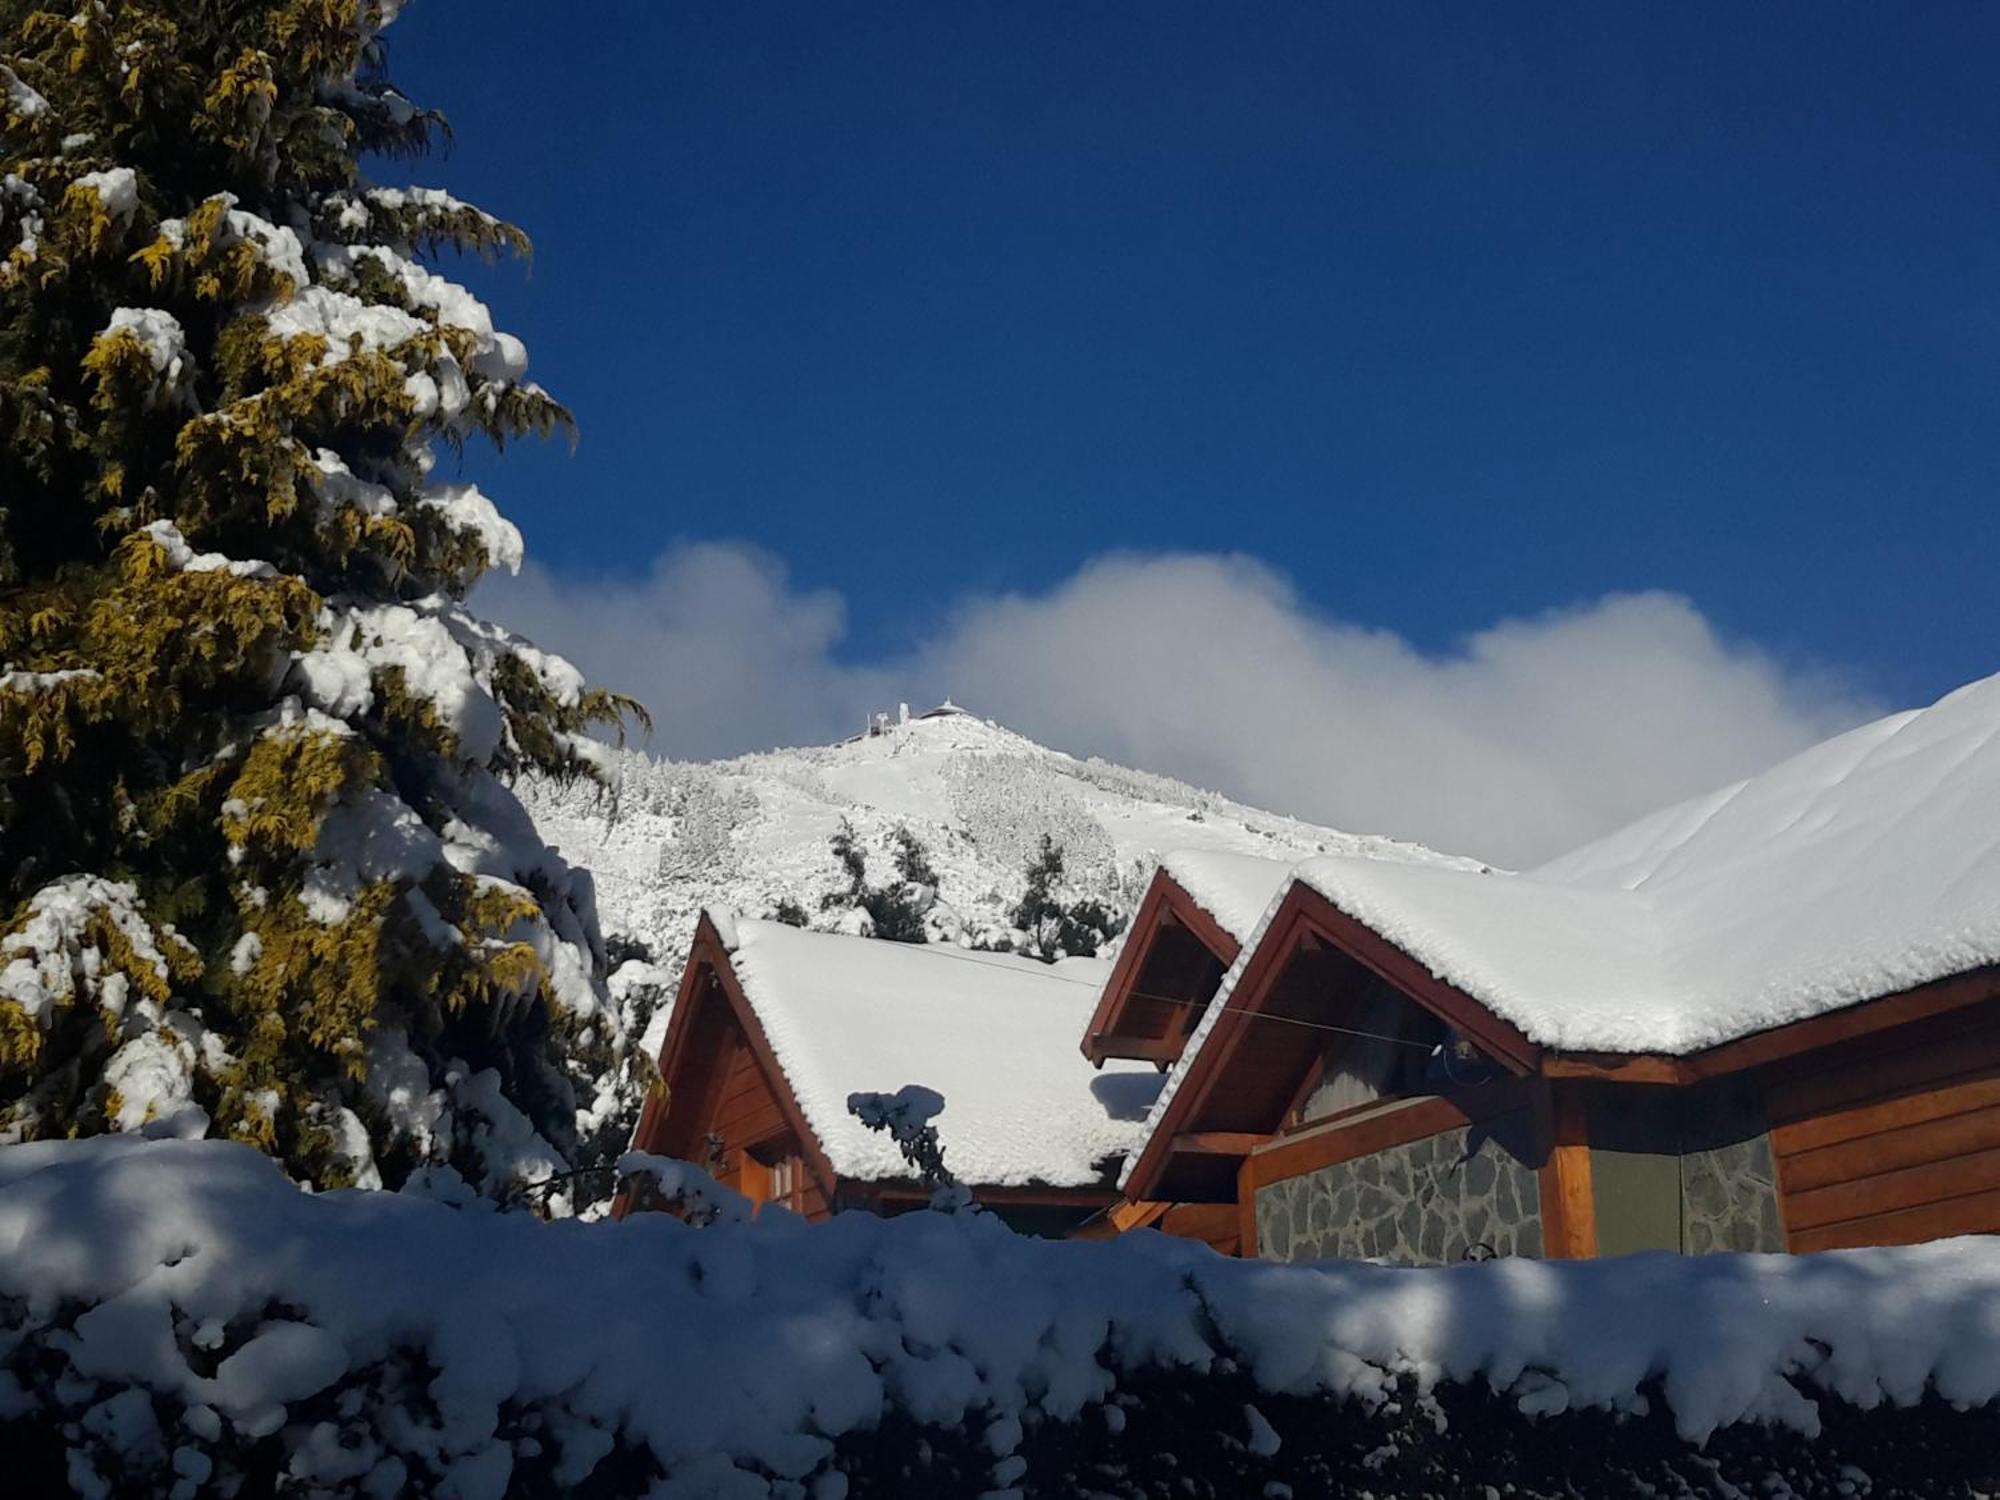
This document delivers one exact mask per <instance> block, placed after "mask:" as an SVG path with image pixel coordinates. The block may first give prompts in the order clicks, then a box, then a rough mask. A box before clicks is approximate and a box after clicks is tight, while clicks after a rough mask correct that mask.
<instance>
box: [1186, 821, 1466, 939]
mask: <svg viewBox="0 0 2000 1500" xmlns="http://www.w3.org/2000/svg"><path fill="white" fill-rule="evenodd" d="M1328 837H1329V840H1330V841H1331V842H1332V844H1333V847H1332V848H1331V849H1330V850H1329V851H1328V852H1329V854H1337V855H1338V856H1340V857H1342V858H1353V859H1365V860H1385V861H1388V862H1389V863H1391V864H1412V865H1429V866H1432V867H1435V868H1438V869H1446V870H1460V871H1467V872H1472V873H1478V872H1480V871H1482V870H1484V869H1485V868H1486V866H1484V865H1482V864H1480V863H1479V861H1477V860H1472V859H1464V858H1461V857H1460V856H1458V855H1455V854H1440V853H1438V852H1437V851H1436V850H1435V849H1426V848H1425V847H1424V846H1423V845H1422V844H1410V843H1405V842H1403V841H1402V840H1400V839H1389V838H1379V837H1376V836H1374V835H1372V834H1358V833H1333V832H1329V835H1328ZM1298 864H1299V861H1298V860H1296V859H1266V858H1264V857H1263V856H1261V855H1257V854H1238V853H1235V852H1233V851H1229V850H1223V849H1176V850H1173V851H1172V852H1171V853H1169V854H1168V855H1167V856H1166V857H1165V858H1164V859H1162V860H1161V861H1160V868H1162V869H1163V870H1165V871H1166V872H1167V874H1169V875H1171V876H1172V877H1173V879H1174V882H1175V883H1176V884H1177V885H1179V886H1180V888H1181V889H1182V890H1184V891H1186V892H1187V893H1188V895H1189V896H1191V897H1192V898H1193V899H1194V904H1195V905H1196V906H1199V907H1200V908H1201V909H1202V910H1203V911H1205V912H1207V913H1208V914H1209V915H1210V916H1211V917H1213V918H1215V920H1216V923H1217V924H1218V925H1219V926H1220V927H1221V928H1222V930H1223V931H1224V932H1226V933H1228V934H1229V935H1230V936H1231V937H1233V938H1235V939H1236V940H1237V942H1239V943H1240V942H1242V941H1243V939H1245V938H1247V937H1248V936H1250V934H1251V933H1253V932H1255V931H1256V930H1257V925H1258V923H1260V922H1261V921H1263V919H1264V914H1265V912H1266V911H1268V910H1269V909H1270V908H1271V906H1272V904H1273V903H1274V902H1275V901H1276V900H1277V899H1278V897H1279V896H1281V895H1283V894H1284V893H1285V891H1286V889H1287V888H1288V887H1289V886H1290V885H1291V883H1292V882H1291V875H1292V871H1293V870H1295V869H1297V868H1298Z"/></svg>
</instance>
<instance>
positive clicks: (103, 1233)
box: [0, 1137, 2000, 1500]
mask: <svg viewBox="0 0 2000 1500" xmlns="http://www.w3.org/2000/svg"><path fill="white" fill-rule="evenodd" d="M663 1170H666V1171H667V1172H668V1173H669V1175H673V1176H676V1177H678V1176H679V1174H680V1172H681V1170H682V1169H681V1168H680V1167H679V1166H677V1165H674V1164H668V1165H667V1166H666V1167H664V1168H663ZM695 1185H696V1187H697V1188H698V1189H699V1187H700V1184H699V1183H698V1182H697V1183H696V1184H695ZM1996 1397H2000V1247H1996V1245H1995V1243H1994V1242H1993V1241H1991V1240H1985V1239H1965V1240H1957V1241H1952V1242H1947V1243H1943V1244H1937V1245H1926V1246H1916V1247H1911V1248H1907V1249H1896V1250H1876V1251H1856V1252H1847V1253H1839V1254H1831V1255H1821V1256H1806V1257H1795V1258H1794V1257H1784V1256H1731V1255H1715V1256H1704V1257H1681V1256H1672V1255H1652V1256H1632V1257H1626V1258H1623V1259H1616V1260H1608V1261H1595V1262H1567V1263H1547V1264H1545V1263H1539V1262H1533V1261H1522V1260H1508V1261H1490V1262H1486V1263H1483V1264H1476V1265H1461V1266H1454V1267H1449V1268H1445V1269H1439V1270H1423V1271H1413V1270H1399V1269H1393V1268H1389V1267H1381V1266H1372V1265H1363V1264H1345V1263H1339V1262H1329V1263H1326V1264H1323V1265H1318V1266H1304V1265H1301V1266H1277V1265H1270V1264H1258V1263H1245V1262H1241V1261H1234V1260H1229V1259H1226V1258H1224V1257H1221V1256H1218V1255H1216V1254H1214V1253H1213V1252H1211V1251H1209V1250H1208V1249H1207V1248H1206V1247H1205V1246H1202V1245H1199V1244H1196V1243H1193V1242H1189V1241H1185V1240H1175V1239H1170V1238H1167V1237H1165V1236H1162V1235H1159V1234H1156V1233H1153V1232H1150V1231H1140V1232H1137V1233H1134V1234H1131V1235H1128V1236H1126V1237H1124V1238H1123V1239H1120V1240H1116V1241H1111V1242H1106V1243H1082V1242H1076V1241H1051V1240H1038V1239H1030V1238H1024V1237H1019V1236H1016V1235H1014V1234H1013V1233H1011V1232H1010V1231H1009V1230H1007V1228H1006V1227H1005V1225H1004V1224H1002V1223H1001V1222H1000V1221H999V1220H998V1219H997V1218H995V1217H994V1216H992V1215H990V1214H962V1215H948V1214H929V1213H915V1214H906V1215H903V1216H901V1217H898V1218H895V1219H886V1220H885V1219H878V1218H875V1217H873V1216H871V1215H866V1214H843V1215H839V1216H837V1217H836V1218H834V1219H833V1220H831V1221H830V1222H828V1223H825V1224H821V1225H814V1226H807V1225H806V1224H804V1223H802V1222H801V1221H800V1220H799V1219H798V1218H797V1217H796V1216H795V1215H792V1214H788V1213H785V1212H783V1211H773V1210H772V1209H771V1208H769V1207H768V1206H767V1207H766V1208H765V1209H764V1211H762V1212H760V1213H759V1214H757V1215H756V1217H755V1218H754V1219H753V1220H752V1221H751V1222H749V1223H747V1224H746V1223H733V1224H732V1223H727V1222H718V1223H716V1224H714V1225H712V1226H710V1227H707V1228H692V1227H690V1226H688V1225H686V1224H683V1223H681V1222H679V1221H677V1220H676V1219H674V1218H672V1217H671V1216H669V1215H666V1214H640V1215H636V1216H634V1217H633V1218H632V1219H630V1220H627V1221H625V1222H623V1223H618V1224H611V1223H596V1224H589V1223H584V1224H578V1223H568V1224H560V1225H546V1224H542V1223H539V1222H537V1221H536V1220H534V1219H533V1218H530V1217H528V1216H526V1215H521V1214H503V1213H495V1212H491V1211H480V1210H478V1209H477V1208H472V1209H467V1208H451V1207H447V1206H444V1205H443V1204H440V1203H437V1202H432V1201H426V1200H424V1199H421V1198H419V1197H417V1196H415V1195H412V1194H409V1193H366V1194H363V1193H335V1194H325V1195H319V1196H313V1195H308V1194H304V1193H301V1192H299V1191H297V1190H296V1189H294V1188H293V1187H291V1186H290V1185H289V1184H287V1183H286V1182H285V1181H284V1180H283V1179H282V1178H281V1177H280V1176H279V1175H278V1173H277V1172H276V1171H275V1170H274V1169H273V1168H272V1166H271V1164H270V1163H269V1162H268V1161H266V1160H264V1159H263V1158H261V1157H259V1156H258V1155H256V1154H254V1153H252V1152H250V1151H248V1150H246V1149H245V1148H243V1147H241V1146H235V1145H230V1144H226V1143H221V1142H213V1141H157V1142H153V1141H144V1140H140V1139H137V1138H133V1137H112V1138H104V1139H99V1140H93V1141H82V1142H51V1143H44V1144H36V1145H31V1146H22V1147H11V1148H5V1149H0V1450H4V1451H5V1453H6V1455H7V1464H8V1467H7V1470H6V1473H5V1478H4V1481H0V1483H4V1484H5V1486H6V1487H7V1492H8V1493H19V1494H23V1495H34V1496H38V1497H39V1496H43V1495H59V1494H64V1493H74V1494H79V1495H92V1496H106V1497H117V1500H126V1497H140V1496H146V1497H157V1496H162V1495H176V1494H178V1495H181V1496H184V1497H187V1500H193V1497H194V1496H196V1495H207V1494H217V1495H229V1494H238V1495H258V1494H272V1493H285V1494H291V1493H297V1494H301V1495H304V1494H314V1493H323V1494H346V1495H368V1496H373V1495H413V1496H429V1495H439V1496H443V1495H451V1496H457V1497H466V1496H485V1497H497V1496H500V1495H503V1494H508V1495H520V1496H536V1497H540V1496H551V1497H553V1496H556V1495H564V1496H621V1497H623V1496H633V1497H637V1496H642V1495H658V1496H663V1497H673V1496H736V1495H743V1496H757V1497H779V1496H783V1497H787V1500H804V1497H807V1496H821V1495H845V1496H849V1497H855V1500H858V1497H861V1496H885V1497H887V1496H909V1495H940V1496H944V1495H970V1494H980V1493H983V1492H985V1491H987V1490H991V1489H996V1488H997V1489H1006V1488H1009V1487H1012V1488H1015V1489H1017V1490H1019V1491H1020V1492H1022V1493H1035V1494H1051V1495H1112V1496H1121V1497H1123V1496H1130V1497H1140V1496H1145V1497H1153V1496H1169V1495H1174V1496H1178V1495H1188V1494H1195V1495H1201V1494H1207V1495H1211V1496H1225V1495H1226V1496H1236V1495H1251V1496H1256V1495H1265V1496H1279V1495H1284V1494H1290V1495H1293V1496H1296V1497H1305V1496H1326V1497H1331V1496H1344V1495H1359V1494H1364V1493H1366V1494H1373V1495H1375V1496H1377V1497H1408V1500H1419V1497H1422V1500H1437V1497H1444V1500H1486V1497H1487V1496H1489V1495H1492V1494H1501V1495H1506V1496H1510V1497H1513V1500H1542V1497H1550V1500H1553V1497H1562V1500H1576V1497H1579V1496H1588V1497H1590V1500H1606V1497H1615V1500H1625V1497H1628V1496H1629V1497H1633V1500H1637V1497H1639V1496H1660V1495H1675V1496H1683V1497H1690V1496H1700V1497H1715V1500H1721V1497H1724V1496H1730V1497H1736V1500H1740V1497H1742V1496H1745V1495H1758V1496H1779V1495H1790V1496H1796V1497H1820V1496H1827V1497H1834V1496H1841V1497H1850V1500H1851V1497H1867V1500H1900V1497H1910V1500H1916V1497H1923V1500H1959V1497H1964V1500H1971V1497H1972V1496H1973V1495H1975V1494H1984V1495H1991V1494H1992V1493H1994V1492H1995V1491H1996V1490H2000V1407H1996V1405H1995V1401H1996ZM183 1486H185V1487H183Z"/></svg>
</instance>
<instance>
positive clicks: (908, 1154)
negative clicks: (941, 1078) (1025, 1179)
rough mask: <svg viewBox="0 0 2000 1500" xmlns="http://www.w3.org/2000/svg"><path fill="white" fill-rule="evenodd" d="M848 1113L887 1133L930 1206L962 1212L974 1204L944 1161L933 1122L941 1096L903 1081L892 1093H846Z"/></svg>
mask: <svg viewBox="0 0 2000 1500" xmlns="http://www.w3.org/2000/svg"><path fill="white" fill-rule="evenodd" d="M847 1112H848V1113H849V1114H851V1115H853V1116H854V1118H855V1119H857V1120H859V1121H860V1122H861V1123H862V1124H863V1125H866V1126H867V1127H868V1128H869V1129H870V1130H880V1131H886V1132H887V1133H888V1135H889V1138H890V1139H891V1140H893V1141H895V1143H896V1149H897V1150H899V1151H901V1152H902V1153H903V1160H904V1161H906V1162H908V1163H909V1164H910V1168H911V1170H912V1171H913V1172H915V1174H916V1177H917V1181H918V1182H920V1183H922V1184H923V1185H924V1186H925V1187H927V1188H929V1189H930V1193H931V1207H932V1208H934V1209H936V1210H938V1211H939V1212H940V1213H962V1212H965V1211H966V1210H968V1209H971V1208H972V1207H973V1206H974V1205H973V1202H972V1193H971V1191H970V1190H969V1189H968V1188H967V1187H966V1186H965V1184H963V1183H962V1182H960V1181H959V1180H958V1179H957V1178H956V1177H954V1176H952V1174H951V1169H950V1168H949V1167H947V1166H946V1165H945V1164H944V1143H943V1142H942V1141H940V1140H939V1139H938V1132H937V1125H936V1124H935V1123H934V1122H935V1121H936V1119H937V1117H938V1116H939V1115H941V1114H943V1113H944V1095H942V1094H940V1093H938V1092H937V1090H935V1089H927V1088H925V1087H924V1086H923V1085H922V1084H919V1083H906V1084H904V1085H903V1087H901V1088H900V1089H897V1090H896V1092H895V1093H893V1094H866V1093H855V1094H849V1095H848V1096H847Z"/></svg>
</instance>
